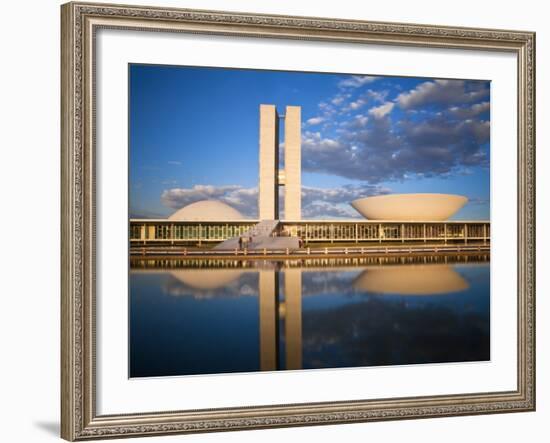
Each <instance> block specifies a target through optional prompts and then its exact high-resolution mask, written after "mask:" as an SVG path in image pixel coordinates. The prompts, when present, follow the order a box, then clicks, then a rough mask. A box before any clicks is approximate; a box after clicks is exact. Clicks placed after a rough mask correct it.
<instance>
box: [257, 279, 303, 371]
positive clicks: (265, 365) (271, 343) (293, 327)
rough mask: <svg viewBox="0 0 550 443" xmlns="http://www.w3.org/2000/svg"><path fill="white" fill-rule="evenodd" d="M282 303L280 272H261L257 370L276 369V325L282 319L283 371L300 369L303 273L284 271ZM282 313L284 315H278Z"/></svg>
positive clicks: (277, 359)
mask: <svg viewBox="0 0 550 443" xmlns="http://www.w3.org/2000/svg"><path fill="white" fill-rule="evenodd" d="M283 275H284V301H283V302H282V303H280V302H279V271H260V277H259V285H258V287H259V298H260V369H261V370H262V371H275V370H277V369H282V368H279V364H278V362H279V357H280V356H279V349H280V346H279V342H280V339H279V322H280V319H281V316H282V317H284V319H283V321H284V334H285V335H284V337H285V369H302V270H301V269H286V270H285V271H284V272H283ZM281 314H283V315H281Z"/></svg>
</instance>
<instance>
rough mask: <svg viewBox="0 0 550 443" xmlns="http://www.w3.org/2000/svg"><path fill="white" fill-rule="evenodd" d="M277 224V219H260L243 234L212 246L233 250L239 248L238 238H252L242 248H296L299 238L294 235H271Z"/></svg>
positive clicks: (219, 249) (216, 248)
mask: <svg viewBox="0 0 550 443" xmlns="http://www.w3.org/2000/svg"><path fill="white" fill-rule="evenodd" d="M278 225H279V220H262V221H260V223H258V224H257V225H255V226H253V227H252V228H251V229H249V230H248V231H246V232H244V233H243V234H241V235H239V236H237V237H232V238H230V239H227V240H226V241H224V242H222V243H220V244H219V245H216V246H214V248H213V249H214V250H218V251H222V250H226V251H227V250H235V249H239V238H240V237H242V238H252V241H251V242H249V243H248V244H246V243H244V244H243V248H244V247H246V249H248V250H253V249H256V250H257V249H268V250H275V249H287V248H288V249H298V247H299V240H298V239H297V238H296V237H273V233H274V232H275V230H276V229H277V226H278Z"/></svg>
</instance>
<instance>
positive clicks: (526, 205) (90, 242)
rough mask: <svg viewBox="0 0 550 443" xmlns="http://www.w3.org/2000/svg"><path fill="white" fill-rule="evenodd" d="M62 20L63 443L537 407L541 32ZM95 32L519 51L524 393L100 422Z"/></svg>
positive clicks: (115, 8) (295, 21)
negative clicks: (537, 98)
mask: <svg viewBox="0 0 550 443" xmlns="http://www.w3.org/2000/svg"><path fill="white" fill-rule="evenodd" d="M61 18H62V20H61V23H62V34H61V49H62V51H61V52H62V58H61V75H62V79H61V80H62V96H61V103H62V107H61V122H62V127H61V140H62V147H61V148H62V177H61V189H62V195H61V199H62V208H61V211H62V212H61V218H62V226H61V239H62V256H61V263H62V276H61V279H62V280H61V281H62V294H61V296H62V297H61V319H62V324H61V332H62V334H61V349H62V356H61V411H62V413H61V436H62V437H63V438H64V439H67V440H70V441H74V440H87V439H98V438H108V437H131V436H146V435H160V434H177V433H196V432H214V431H226V430H240V429H262V428H271V427H283V426H306V425H320V424H336V423H352V422H367V421H379V420H396V419H405V418H427V417H443V416H460V415H473V414H491V413H501V412H520V411H533V410H534V409H535V34H534V33H532V32H524V31H504V30H492V29H471V28H453V27H443V26H433V25H413V24H401V23H399V24H398V23H378V22H363V21H353V20H340V19H338V20H336V19H334V20H333V19H326V18H309V17H289V16H270V15H258V14H247V13H233V12H231V13H229V12H218V11H199V10H184V9H167V8H156V7H133V6H123V5H108V4H91V3H80V2H74V3H67V4H65V5H63V6H62V7H61ZM99 29H116V30H123V31H155V32H169V33H170V32H171V33H175V32H177V33H191V34H203V35H218V36H229V37H235V36H238V37H261V38H270V39H283V40H288V41H291V40H310V41H321V42H331V43H355V44H358V45H361V44H383V45H390V46H410V47H422V48H434V49H435V48H443V49H472V50H478V51H496V52H508V53H512V54H515V56H516V57H517V78H518V83H517V115H518V134H517V158H518V170H517V183H518V189H517V192H518V213H517V226H518V232H517V239H518V242H517V253H518V258H517V263H518V266H517V281H518V286H517V337H518V341H517V389H515V390H511V391H505V392H479V393H464V394H456V395H438V396H433V395H431V396H416V397H406V398H384V399H365V400H353V401H350V400H342V401H330V402H320V403H298V404H296V403H294V404H280V405H276V406H272V405H269V406H266V405H250V406H247V407H235V408H209V409H197V410H182V411H155V412H151V413H139V414H137V413H133V411H126V412H125V413H123V414H119V415H98V414H97V412H96V400H97V390H96V387H97V386H96V375H97V374H96V334H95V331H96V322H97V317H96V248H97V247H98V246H97V244H96V225H95V215H96V203H97V202H96V191H95V190H96V181H97V180H98V178H97V177H98V175H97V170H96V166H95V152H96V150H95V143H96V138H95V135H96V128H95V113H96V102H95V100H96V96H95V91H96V86H97V78H96V72H95V51H96V46H95V44H96V41H95V36H96V32H97V31H98V30H99ZM515 345H516V344H515V343H514V346H515ZM511 346H512V344H511Z"/></svg>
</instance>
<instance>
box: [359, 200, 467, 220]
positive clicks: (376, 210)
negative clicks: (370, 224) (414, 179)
mask: <svg viewBox="0 0 550 443" xmlns="http://www.w3.org/2000/svg"><path fill="white" fill-rule="evenodd" d="M467 201H468V199H467V198H466V197H463V196H462V195H452V194H388V195H379V196H376V197H366V198H360V199H357V200H354V201H352V202H351V206H353V207H354V208H355V209H356V210H357V212H359V213H360V214H361V215H362V216H363V217H365V218H367V219H369V220H406V221H443V220H447V219H449V217H451V216H452V215H453V214H455V213H456V212H457V211H458V210H459V209H460V208H462V206H464V205H465V204H466V202H467Z"/></svg>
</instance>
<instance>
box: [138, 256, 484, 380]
mask: <svg viewBox="0 0 550 443" xmlns="http://www.w3.org/2000/svg"><path fill="white" fill-rule="evenodd" d="M489 268H490V266H489V259H488V257H487V256H478V257H460V256H457V257H446V258H441V257H425V258H421V257H420V258H418V257H416V258H414V259H406V260H405V259H398V258H395V259H384V261H379V262H376V261H375V260H373V259H369V260H363V259H356V260H351V259H346V260H330V259H328V260H300V261H280V262H271V261H223V262H220V261H218V262H205V261H197V262H191V261H180V262H178V261H172V260H169V261H166V260H163V261H158V262H155V261H149V260H148V261H139V260H138V261H135V262H133V263H132V267H131V272H130V376H131V377H148V376H169V375H189V374H217V373H228V372H251V371H260V370H283V369H312V368H340V367H357V366H377V365H403V364H420V363H444V362H466V361H484V360H489V359H490V346H489V345H490V339H489V332H490V316H489V312H490V310H489V306H490V279H489Z"/></svg>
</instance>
